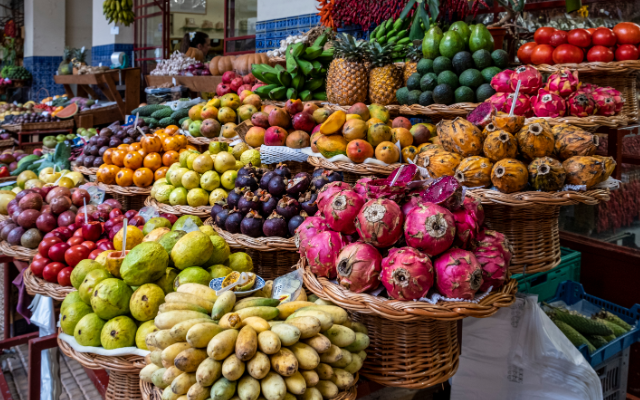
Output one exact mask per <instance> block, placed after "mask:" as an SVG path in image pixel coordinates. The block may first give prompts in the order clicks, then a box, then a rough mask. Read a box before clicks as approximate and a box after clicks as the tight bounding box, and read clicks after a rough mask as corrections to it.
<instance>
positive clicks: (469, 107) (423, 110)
mask: <svg viewBox="0 0 640 400" xmlns="http://www.w3.org/2000/svg"><path fill="white" fill-rule="evenodd" d="M478 105H479V103H456V104H452V105H450V106H446V105H444V104H432V105H430V106H426V107H425V106H421V105H418V104H413V105H410V106H406V105H404V106H400V105H397V104H390V105H388V106H386V108H387V110H389V112H390V113H391V114H392V115H409V116H424V117H429V118H431V119H432V120H433V122H438V121H439V120H441V119H453V118H455V117H466V116H467V114H469V113H470V112H471V111H473V110H475V109H476V107H478ZM323 107H324V108H327V109H329V110H331V111H337V110H341V111H344V112H347V111H348V110H349V108H350V107H351V106H340V105H337V104H325V105H324V106H323Z"/></svg>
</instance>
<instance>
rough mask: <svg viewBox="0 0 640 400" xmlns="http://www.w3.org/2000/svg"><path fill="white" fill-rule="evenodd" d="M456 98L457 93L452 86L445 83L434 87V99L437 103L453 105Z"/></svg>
mask: <svg viewBox="0 0 640 400" xmlns="http://www.w3.org/2000/svg"><path fill="white" fill-rule="evenodd" d="M454 100H455V95H454V92H453V89H452V88H451V86H449V85H447V84H446V83H443V84H441V85H438V86H436V88H435V89H433V101H434V102H435V103H436V104H444V105H447V106H448V105H451V104H453V102H454Z"/></svg>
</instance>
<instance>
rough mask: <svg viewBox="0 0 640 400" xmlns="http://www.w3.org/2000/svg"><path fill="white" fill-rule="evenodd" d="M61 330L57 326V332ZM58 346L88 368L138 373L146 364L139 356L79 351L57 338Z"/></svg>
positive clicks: (68, 355)
mask: <svg viewBox="0 0 640 400" xmlns="http://www.w3.org/2000/svg"><path fill="white" fill-rule="evenodd" d="M60 332H62V331H61V330H60V329H59V328H58V333H60ZM57 341H58V347H60V350H62V352H63V353H64V354H65V355H66V356H67V357H69V358H73V359H74V360H76V361H77V362H79V363H80V364H81V365H82V366H83V367H85V368H89V369H106V370H108V371H112V372H117V373H121V374H132V375H133V374H135V375H137V374H139V373H140V370H141V369H142V368H144V367H145V366H146V365H147V364H146V362H145V360H144V357H141V356H134V355H130V356H101V355H98V354H91V353H80V352H78V351H75V350H74V349H73V347H71V346H70V345H69V344H68V343H67V342H65V341H64V340H62V339H60V337H58V338H57Z"/></svg>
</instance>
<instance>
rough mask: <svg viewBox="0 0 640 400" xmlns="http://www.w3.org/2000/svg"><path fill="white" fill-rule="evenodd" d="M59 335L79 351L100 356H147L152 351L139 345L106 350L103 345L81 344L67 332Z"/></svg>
mask: <svg viewBox="0 0 640 400" xmlns="http://www.w3.org/2000/svg"><path fill="white" fill-rule="evenodd" d="M58 337H59V338H60V339H62V340H64V341H65V342H66V343H68V344H69V346H71V348H72V349H74V350H75V351H77V352H78V353H89V354H97V355H99V356H110V357H117V356H140V357H145V356H146V355H147V354H149V353H150V351H149V350H142V349H139V348H137V347H123V348H120V349H115V350H105V349H104V348H102V347H90V346H81V345H79V344H78V342H77V341H76V338H74V337H73V336H70V335H67V334H66V333H63V332H60V334H59V335H58Z"/></svg>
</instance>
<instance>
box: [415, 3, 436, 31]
mask: <svg viewBox="0 0 640 400" xmlns="http://www.w3.org/2000/svg"><path fill="white" fill-rule="evenodd" d="M436 1H437V0H436ZM418 15H419V16H420V19H421V20H422V23H423V24H424V31H425V32H426V31H428V30H429V15H428V14H427V10H426V9H425V8H424V7H423V6H422V4H421V5H420V10H418ZM434 20H435V19H434ZM422 37H424V35H423V36H422Z"/></svg>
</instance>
